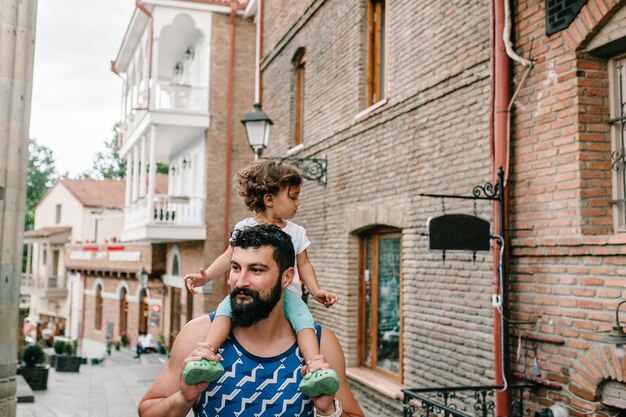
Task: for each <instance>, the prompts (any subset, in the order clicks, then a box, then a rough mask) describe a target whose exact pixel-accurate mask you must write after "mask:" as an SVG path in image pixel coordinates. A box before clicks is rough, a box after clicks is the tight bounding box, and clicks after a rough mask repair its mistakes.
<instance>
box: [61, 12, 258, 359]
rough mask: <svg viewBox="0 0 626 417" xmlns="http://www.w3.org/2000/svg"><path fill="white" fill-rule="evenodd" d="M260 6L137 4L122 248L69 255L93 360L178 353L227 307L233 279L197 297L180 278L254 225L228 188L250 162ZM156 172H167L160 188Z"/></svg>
mask: <svg viewBox="0 0 626 417" xmlns="http://www.w3.org/2000/svg"><path fill="white" fill-rule="evenodd" d="M251 3H254V2H251ZM253 6H254V5H253V4H248V2H247V1H238V2H229V1H217V0H216V1H177V2H163V1H157V0H155V1H145V2H137V8H136V9H135V12H134V14H133V16H132V18H131V22H130V24H129V26H128V28H127V31H126V34H125V37H124V40H123V42H122V45H121V47H120V50H119V53H118V56H117V57H116V59H115V61H113V63H112V70H113V71H114V72H115V73H116V74H118V75H119V76H120V77H121V78H122V79H123V87H122V100H121V102H122V120H121V122H120V123H119V129H120V138H121V143H120V155H121V156H122V157H123V158H125V159H126V161H127V173H126V179H125V184H126V192H125V195H124V203H123V205H124V215H123V225H122V231H121V239H120V240H121V242H120V243H119V245H117V246H119V248H113V250H111V248H102V247H101V248H98V249H97V255H96V254H94V255H93V257H89V255H88V254H87V252H89V248H87V249H86V248H84V247H82V248H81V247H75V248H72V251H73V253H70V257H71V256H74V258H75V259H74V261H73V264H72V265H73V268H72V271H73V272H76V273H80V274H81V275H83V276H85V278H86V281H85V282H86V285H85V292H84V296H85V305H88V306H91V308H90V309H86V313H85V320H84V321H85V323H86V328H85V337H87V338H90V339H91V340H93V341H94V345H93V348H94V349H101V348H102V346H104V345H105V344H106V343H110V342H111V341H117V340H120V338H121V335H122V334H123V333H124V334H126V336H127V338H128V339H129V341H130V343H131V344H134V343H135V342H136V340H137V336H138V334H139V332H149V333H151V334H152V335H153V337H154V339H155V340H158V341H159V342H160V343H161V344H162V346H163V347H165V348H169V347H170V346H171V345H172V344H173V343H174V340H175V338H176V335H177V334H178V332H179V331H180V329H182V327H183V325H184V324H185V323H186V322H187V321H189V320H191V319H192V318H193V317H196V316H198V315H201V314H203V313H204V312H206V311H211V310H213V309H214V308H215V307H216V306H217V303H218V302H219V301H221V299H222V298H223V296H224V291H226V287H225V285H224V284H225V281H224V280H219V281H217V282H212V283H209V284H208V285H206V286H204V287H203V288H201V289H200V293H201V294H200V295H196V296H192V295H191V294H190V293H189V292H188V291H187V290H186V288H185V285H184V281H183V277H184V276H185V274H187V273H197V272H198V270H199V269H200V268H201V267H206V266H208V265H209V264H210V263H211V262H212V261H213V260H214V259H215V258H216V257H217V256H219V255H220V254H221V253H222V252H223V251H224V249H225V248H226V245H227V244H228V241H227V239H228V233H229V231H230V229H231V228H232V227H233V226H234V224H235V223H236V222H237V221H239V220H240V219H241V218H242V217H244V216H245V214H246V211H245V208H244V206H243V204H242V203H240V201H239V198H238V197H237V196H236V195H234V193H233V192H232V191H231V189H232V177H233V175H234V173H235V172H236V171H237V170H239V169H240V168H242V167H244V166H245V165H247V164H248V163H249V162H250V161H251V160H252V157H253V154H252V152H251V151H250V149H249V146H248V144H247V141H246V138H245V131H244V129H243V128H242V126H241V125H240V123H239V122H238V120H239V119H241V118H242V117H243V115H244V114H245V112H246V111H248V110H249V109H250V108H251V107H252V104H253V100H254V57H255V54H254V50H255V27H256V26H255V24H254V7H253ZM157 164H164V165H167V166H168V174H167V176H166V181H165V182H166V187H163V188H161V187H159V176H158V174H157ZM118 249H119V251H118V252H116V251H117V250H118ZM111 256H113V257H114V258H116V257H122V258H125V259H126V260H127V261H128V262H119V260H118V261H112V260H111V259H112V258H111Z"/></svg>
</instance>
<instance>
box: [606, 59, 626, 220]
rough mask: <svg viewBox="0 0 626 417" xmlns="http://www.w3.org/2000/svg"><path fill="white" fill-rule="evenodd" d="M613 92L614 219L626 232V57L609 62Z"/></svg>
mask: <svg viewBox="0 0 626 417" xmlns="http://www.w3.org/2000/svg"><path fill="white" fill-rule="evenodd" d="M609 83H610V91H611V97H610V100H611V151H612V152H611V168H612V172H613V174H612V175H613V219H614V225H615V230H616V231H621V232H625V231H626V207H625V206H626V155H625V154H624V148H625V146H624V145H625V143H626V131H625V125H626V108H624V105H625V103H626V56H622V57H621V58H618V59H614V60H611V61H609Z"/></svg>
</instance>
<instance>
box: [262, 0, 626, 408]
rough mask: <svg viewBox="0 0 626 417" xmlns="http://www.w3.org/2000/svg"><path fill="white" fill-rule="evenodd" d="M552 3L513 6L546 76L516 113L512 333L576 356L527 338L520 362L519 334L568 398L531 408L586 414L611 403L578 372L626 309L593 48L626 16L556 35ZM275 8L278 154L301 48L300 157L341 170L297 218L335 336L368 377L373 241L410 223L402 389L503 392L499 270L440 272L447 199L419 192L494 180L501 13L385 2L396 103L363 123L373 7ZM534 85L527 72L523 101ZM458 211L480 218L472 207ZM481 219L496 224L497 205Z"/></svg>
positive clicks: (602, 71)
mask: <svg viewBox="0 0 626 417" xmlns="http://www.w3.org/2000/svg"><path fill="white" fill-rule="evenodd" d="M544 4H545V2H544V1H543V0H525V1H519V2H514V9H513V13H514V22H513V23H514V29H513V33H514V34H515V39H514V41H515V45H514V47H515V49H516V51H518V52H519V53H520V54H522V55H524V56H529V55H530V56H531V57H532V58H533V59H534V60H535V66H534V68H533V69H532V70H531V71H530V73H529V76H528V78H527V80H526V82H525V84H524V85H523V86H522V88H521V90H520V92H519V95H518V97H517V100H516V102H515V105H514V107H513V111H512V115H511V117H512V128H511V132H512V138H511V151H510V155H511V166H510V178H509V186H510V190H511V211H510V219H511V224H510V229H511V230H510V235H511V238H512V241H511V245H512V249H511V259H510V263H511V265H510V266H511V267H510V271H511V273H510V280H511V283H510V290H511V297H510V298H511V309H512V312H511V317H510V318H511V319H513V320H521V321H529V322H530V323H518V324H516V325H515V326H511V327H512V328H511V330H512V332H513V333H515V334H516V333H517V332H520V333H522V334H528V333H532V334H533V335H538V336H539V337H544V338H553V339H556V340H557V341H558V340H559V339H562V340H560V342H559V343H561V342H562V344H558V343H557V344H555V343H546V342H532V341H528V340H524V339H521V342H519V343H521V344H522V345H521V346H520V355H521V356H519V357H518V356H517V355H516V353H517V352H516V351H515V349H516V348H517V346H518V339H517V338H511V345H512V347H513V350H512V352H513V355H512V358H511V360H512V370H513V371H514V372H517V373H520V374H528V372H529V370H530V368H531V367H532V366H533V364H534V361H535V352H536V356H537V364H538V366H539V369H540V370H541V378H544V379H545V380H546V381H548V382H551V383H554V384H558V385H560V386H562V387H563V390H561V391H557V390H553V389H547V388H545V387H540V388H538V389H536V390H535V391H534V393H533V396H532V398H531V400H530V402H529V404H530V407H531V408H532V409H533V410H536V409H538V408H541V407H543V406H547V405H551V404H553V403H555V402H561V403H564V404H565V405H566V406H567V407H568V409H569V411H570V413H572V414H573V415H580V416H582V415H583V414H585V413H588V412H589V411H590V410H595V409H597V408H598V407H599V405H598V403H597V395H598V393H597V392H596V391H594V389H593V388H591V387H588V386H585V387H583V388H581V387H580V385H577V384H576V381H577V380H580V379H581V378H582V377H580V376H579V377H576V378H573V377H572V375H578V374H580V375H586V374H587V373H588V372H589V371H587V370H585V369H579V368H580V367H581V365H580V363H581V362H584V355H585V354H586V352H588V351H589V350H590V349H596V348H597V346H598V343H597V339H598V333H597V331H598V330H607V329H609V328H610V326H611V317H612V316H614V310H615V307H616V305H617V303H618V302H619V301H620V300H622V299H624V297H626V290H625V288H626V279H624V278H622V277H623V276H624V273H625V272H626V268H625V265H626V261H625V260H624V256H623V255H624V254H625V253H626V247H625V246H624V244H626V237H624V235H623V234H618V233H616V232H615V231H614V230H613V218H612V206H611V199H612V189H611V187H612V184H611V171H610V152H611V142H610V141H611V138H610V130H609V126H608V125H607V122H608V119H609V101H608V97H609V96H608V94H609V83H608V65H607V59H606V57H600V56H596V55H593V54H592V53H589V52H586V50H587V49H586V48H588V47H589V45H592V46H594V48H595V47H596V46H597V43H598V42H599V41H597V40H594V36H595V35H596V34H598V33H600V37H601V38H602V39H613V38H612V36H615V34H620V33H622V32H623V30H622V29H621V27H622V23H620V22H619V17H620V16H621V15H622V14H623V13H624V10H626V9H622V7H623V5H621V4H619V2H616V1H615V0H601V1H589V2H588V3H587V4H586V5H585V6H584V7H583V9H582V10H581V12H580V14H579V15H578V16H577V18H576V19H575V20H574V22H573V23H572V25H571V26H570V27H569V28H568V29H566V30H563V31H561V32H558V33H556V34H554V35H552V36H550V37H547V36H546V35H545V14H544ZM266 7H267V8H268V9H269V12H268V13H269V15H268V16H266V18H265V20H264V25H265V33H264V41H265V45H264V59H263V62H262V68H263V83H264V102H263V108H264V110H265V111H266V112H267V113H268V114H269V115H270V117H271V118H272V119H273V120H274V122H275V125H274V127H273V130H272V134H271V139H270V148H269V150H268V154H271V155H284V154H285V153H286V151H287V150H288V149H289V147H290V146H291V145H292V142H291V137H292V134H293V132H292V129H293V127H292V123H293V101H292V93H293V84H294V75H293V65H292V63H291V60H292V57H293V56H294V54H295V52H296V51H297V50H298V48H301V47H304V48H305V50H306V73H305V87H304V97H305V98H304V149H303V150H301V151H299V152H298V153H296V155H295V156H320V155H326V156H327V158H328V185H327V186H326V187H320V186H318V185H317V184H315V183H307V184H306V185H305V187H304V190H303V193H302V198H303V204H302V206H301V210H300V211H299V216H298V218H297V219H296V221H297V222H298V223H300V224H302V225H303V226H305V227H306V228H307V231H308V233H309V237H310V239H311V241H312V242H313V245H312V246H311V248H310V249H309V252H310V257H311V260H312V263H313V265H314V266H315V268H316V271H317V275H318V277H319V280H320V283H321V285H322V287H328V288H330V289H332V290H334V291H337V292H338V293H339V294H340V296H341V301H340V303H339V304H338V305H336V306H334V307H333V308H332V309H330V310H324V309H323V308H320V307H319V306H317V305H310V307H311V309H312V311H313V312H314V315H315V317H316V319H317V320H319V321H321V322H322V323H324V324H326V325H328V326H330V327H331V328H332V329H333V330H334V331H335V332H336V333H337V335H338V336H339V339H340V341H341V343H342V345H343V347H344V350H345V353H346V359H347V363H348V366H356V365H358V354H357V347H358V343H357V340H358V329H359V327H358V317H359V304H358V282H359V278H358V271H359V259H358V250H359V239H358V236H359V232H360V231H362V230H364V229H367V228H368V227H371V226H373V225H387V226H393V227H397V228H400V229H402V280H403V281H402V315H403V332H402V340H403V349H404V363H403V365H404V373H403V377H402V381H401V382H402V385H403V386H405V387H424V386H429V387H434V386H454V385H470V384H492V383H493V378H494V375H493V372H494V364H493V354H492V346H493V336H492V328H493V319H492V307H491V302H490V298H491V293H492V292H493V288H492V282H493V279H494V278H493V272H492V271H491V259H492V257H491V255H490V254H478V257H477V259H476V262H475V263H474V262H472V261H471V254H466V253H448V256H447V259H446V262H445V264H442V261H441V255H440V254H439V253H435V252H429V251H428V250H427V238H425V237H423V236H422V235H421V233H423V232H424V231H425V225H426V220H427V218H428V217H429V216H433V215H438V214H440V213H441V211H442V208H441V202H440V201H439V200H429V199H426V198H422V197H419V196H418V194H419V193H424V192H431V193H445V194H469V193H470V191H471V189H472V187H473V186H474V185H479V184H482V183H484V182H485V181H487V180H489V179H490V178H491V175H492V172H491V167H490V146H489V140H488V137H489V124H488V123H489V120H488V116H489V114H488V106H489V94H490V83H489V72H490V62H489V61H490V50H489V47H490V35H489V13H490V2H487V1H473V2H462V1H455V2H428V1H398V2H387V12H386V13H387V14H386V15H387V27H388V32H387V68H386V73H387V88H388V103H387V104H386V105H384V106H382V107H381V108H379V109H376V110H374V111H372V112H370V113H369V114H367V115H365V116H364V117H362V118H360V119H355V115H357V114H358V113H359V112H360V111H362V110H363V107H364V105H363V103H364V88H365V87H364V83H365V78H364V74H363V72H364V69H365V67H366V62H365V51H364V48H365V44H364V42H365V30H366V28H365V23H364V22H365V14H366V2H364V1H361V2H358V3H357V2H353V3H346V2H340V1H338V0H325V1H322V0H320V1H311V2H309V3H307V4H306V5H305V4H300V5H299V6H297V7H289V6H288V5H287V2H285V1H272V2H268V4H267V6H266ZM285 9H288V10H285ZM348 9H349V10H348ZM279 10H280V11H279ZM294 14H296V15H298V16H299V17H297V16H294ZM614 16H616V19H617V20H616V22H617V23H615V24H614V26H612V27H610V28H609V29H606V30H604V31H603V28H605V27H607V25H609V23H610V22H611V19H612V18H614ZM280 19H283V20H280ZM523 72H524V69H523V68H521V67H520V66H519V65H514V66H513V82H512V87H513V90H515V88H517V86H518V85H519V83H520V81H521V78H522V75H523ZM445 207H446V212H448V213H453V212H463V213H471V212H472V211H473V207H472V204H471V202H467V201H460V202H459V201H449V200H446V201H445ZM476 209H477V212H478V215H480V216H482V217H485V218H487V219H491V206H490V205H488V204H484V203H478V204H477V207H476ZM329 260H332V261H331V262H329ZM313 304H315V303H314V302H313ZM337 317H345V319H344V320H337ZM609 356H610V355H609ZM622 363H623V362H622ZM621 366H622V365H619V364H618V366H617V368H616V369H622V367H621ZM352 382H353V383H352V385H353V390H354V391H355V392H356V393H357V395H358V397H359V399H360V402H361V404H362V405H363V406H364V408H365V409H366V411H367V412H368V413H371V414H372V415H395V414H397V405H398V404H397V402H394V401H393V400H389V399H388V398H386V397H385V396H384V395H382V394H380V393H378V391H376V390H372V389H371V388H370V387H366V386H364V385H362V384H359V383H358V382H355V381H352ZM597 387H598V385H597V384H596V385H595V390H597Z"/></svg>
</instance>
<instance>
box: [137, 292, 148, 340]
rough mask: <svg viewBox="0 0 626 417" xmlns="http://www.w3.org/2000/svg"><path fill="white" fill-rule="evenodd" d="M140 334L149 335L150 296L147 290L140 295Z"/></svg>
mask: <svg viewBox="0 0 626 417" xmlns="http://www.w3.org/2000/svg"><path fill="white" fill-rule="evenodd" d="M139 333H148V295H147V294H146V289H145V288H144V289H142V290H141V293H139Z"/></svg>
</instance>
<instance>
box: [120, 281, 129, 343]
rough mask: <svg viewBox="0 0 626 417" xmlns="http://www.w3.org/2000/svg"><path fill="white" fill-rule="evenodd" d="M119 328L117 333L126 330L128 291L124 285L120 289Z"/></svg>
mask: <svg viewBox="0 0 626 417" xmlns="http://www.w3.org/2000/svg"><path fill="white" fill-rule="evenodd" d="M119 325H120V328H119V334H120V335H121V334H122V332H123V333H125V334H126V333H127V332H128V291H127V290H126V288H125V287H122V288H121V290H120V323H119Z"/></svg>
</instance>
